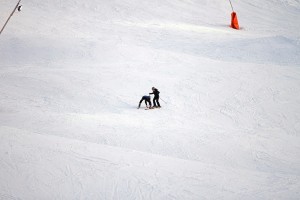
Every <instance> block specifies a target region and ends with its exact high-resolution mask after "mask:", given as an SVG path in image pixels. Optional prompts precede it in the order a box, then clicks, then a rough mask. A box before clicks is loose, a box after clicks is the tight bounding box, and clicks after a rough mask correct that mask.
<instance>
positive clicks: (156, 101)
mask: <svg viewBox="0 0 300 200" xmlns="http://www.w3.org/2000/svg"><path fill="white" fill-rule="evenodd" d="M156 105H157V106H158V107H160V104H159V96H154V98H153V106H156Z"/></svg>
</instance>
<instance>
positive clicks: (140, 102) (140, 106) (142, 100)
mask: <svg viewBox="0 0 300 200" xmlns="http://www.w3.org/2000/svg"><path fill="white" fill-rule="evenodd" d="M142 102H143V99H141V100H140V103H139V107H138V108H140V107H141V103H142Z"/></svg>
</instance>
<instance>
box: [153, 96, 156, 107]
mask: <svg viewBox="0 0 300 200" xmlns="http://www.w3.org/2000/svg"><path fill="white" fill-rule="evenodd" d="M153 107H156V103H155V97H154V98H153Z"/></svg>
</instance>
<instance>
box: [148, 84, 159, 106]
mask: <svg viewBox="0 0 300 200" xmlns="http://www.w3.org/2000/svg"><path fill="white" fill-rule="evenodd" d="M149 94H154V98H153V107H155V108H160V104H159V91H158V90H157V89H156V88H155V87H152V93H149ZM156 104H157V106H156Z"/></svg>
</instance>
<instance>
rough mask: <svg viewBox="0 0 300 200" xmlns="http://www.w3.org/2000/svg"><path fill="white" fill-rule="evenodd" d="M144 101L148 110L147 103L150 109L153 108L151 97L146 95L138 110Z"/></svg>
mask: <svg viewBox="0 0 300 200" xmlns="http://www.w3.org/2000/svg"><path fill="white" fill-rule="evenodd" d="M143 101H145V104H146V107H147V108H148V105H147V103H149V105H150V107H149V108H152V105H151V97H150V96H146V95H145V96H143V97H142V99H141V100H140V103H139V107H138V109H139V108H140V107H141V103H142V102H143Z"/></svg>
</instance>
